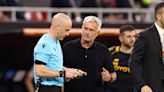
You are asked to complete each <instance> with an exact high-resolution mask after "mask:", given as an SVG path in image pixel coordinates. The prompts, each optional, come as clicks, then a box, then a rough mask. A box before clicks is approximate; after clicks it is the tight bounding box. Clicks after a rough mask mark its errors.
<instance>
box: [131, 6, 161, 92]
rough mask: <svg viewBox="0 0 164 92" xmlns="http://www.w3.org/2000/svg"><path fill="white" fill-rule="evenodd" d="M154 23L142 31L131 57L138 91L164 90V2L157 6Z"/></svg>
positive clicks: (153, 91)
mask: <svg viewBox="0 0 164 92" xmlns="http://www.w3.org/2000/svg"><path fill="white" fill-rule="evenodd" d="M155 18H156V21H155V23H154V25H152V26H151V27H149V28H147V29H145V31H143V32H141V33H140V34H139V36H138V38H137V40H136V42H135V45H134V49H133V52H132V55H131V57H130V68H131V72H132V74H133V75H134V76H135V77H136V79H137V81H138V85H137V86H136V91H137V92H138V91H139V92H164V60H163V58H164V57H163V56H162V51H164V40H163V39H164V3H159V4H158V5H157V6H156V7H155Z"/></svg>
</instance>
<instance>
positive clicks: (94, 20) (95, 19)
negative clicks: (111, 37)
mask: <svg viewBox="0 0 164 92" xmlns="http://www.w3.org/2000/svg"><path fill="white" fill-rule="evenodd" d="M86 22H95V23H96V24H97V30H100V29H101V26H102V21H101V20H100V19H99V18H98V17H95V16H87V17H85V18H84V21H83V25H84V24H85V23H86Z"/></svg>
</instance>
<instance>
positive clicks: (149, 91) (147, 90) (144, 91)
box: [141, 85, 153, 92]
mask: <svg viewBox="0 0 164 92" xmlns="http://www.w3.org/2000/svg"><path fill="white" fill-rule="evenodd" d="M141 92H153V91H152V89H151V88H150V87H149V86H147V85H145V86H143V87H142V88H141Z"/></svg>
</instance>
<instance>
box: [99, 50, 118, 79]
mask: <svg viewBox="0 0 164 92" xmlns="http://www.w3.org/2000/svg"><path fill="white" fill-rule="evenodd" d="M105 54H106V55H105V61H104V65H103V66H104V68H103V72H102V78H103V80H104V81H106V82H109V81H111V82H113V81H115V80H116V77H117V76H116V73H115V71H114V67H113V64H112V57H111V54H110V53H109V51H108V49H107V48H106V53H105ZM105 76H106V77H105ZM107 77H108V78H107Z"/></svg>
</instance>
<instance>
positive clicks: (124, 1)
mask: <svg viewBox="0 0 164 92" xmlns="http://www.w3.org/2000/svg"><path fill="white" fill-rule="evenodd" d="M162 1H163V0H46V1H44V0H39V1H38V2H39V3H38V2H34V1H32V0H31V1H29V0H0V6H18V7H20V6H22V7H52V8H68V7H69V8H71V7H72V8H87V7H90V8H134V9H139V8H150V7H154V5H155V4H156V3H159V2H162ZM88 15H96V16H97V14H96V13H94V14H93V13H89V14H78V13H77V14H73V16H74V19H75V20H77V21H78V20H82V19H83V18H84V17H86V16H88ZM103 16H105V17H104V20H106V21H119V20H126V18H127V14H120V13H119V14H104V15H103ZM133 17H134V20H135V21H137V22H142V20H143V19H144V18H145V17H146V15H145V14H135V15H134V16H133ZM16 18H17V19H18V20H26V21H46V20H47V12H45V11H43V12H25V13H23V12H17V13H16ZM10 19H11V13H9V12H3V11H1V12H0V21H10Z"/></svg>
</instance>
